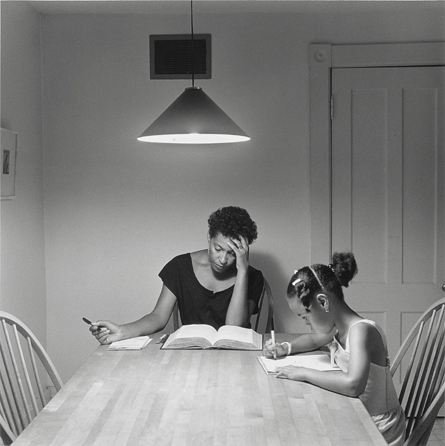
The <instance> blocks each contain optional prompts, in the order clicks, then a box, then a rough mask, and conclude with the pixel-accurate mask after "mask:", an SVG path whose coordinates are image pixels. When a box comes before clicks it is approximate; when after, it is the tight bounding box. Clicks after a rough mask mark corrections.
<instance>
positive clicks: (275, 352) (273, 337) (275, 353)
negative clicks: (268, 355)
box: [270, 330, 277, 359]
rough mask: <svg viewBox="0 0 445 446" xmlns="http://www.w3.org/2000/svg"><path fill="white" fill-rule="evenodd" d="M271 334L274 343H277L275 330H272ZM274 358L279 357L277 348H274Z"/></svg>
mask: <svg viewBox="0 0 445 446" xmlns="http://www.w3.org/2000/svg"><path fill="white" fill-rule="evenodd" d="M270 335H271V337H272V344H274V345H275V330H270ZM273 359H277V351H276V349H275V348H274V349H273Z"/></svg>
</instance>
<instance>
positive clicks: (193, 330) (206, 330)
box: [162, 324, 218, 349]
mask: <svg viewBox="0 0 445 446" xmlns="http://www.w3.org/2000/svg"><path fill="white" fill-rule="evenodd" d="M217 334H218V333H217V331H216V330H215V329H214V328H213V327H212V326H211V325H205V324H191V325H183V326H182V327H180V328H178V329H177V330H176V331H175V332H174V333H172V334H171V335H170V336H169V337H168V339H167V340H166V341H165V343H164V345H163V346H162V348H166V349H167V348H168V347H170V346H171V344H173V346H174V345H175V344H176V345H177V346H178V347H183V348H185V347H187V346H190V347H199V346H201V347H204V346H205V345H207V344H211V345H213V343H214V341H215V339H216V336H217ZM199 339H201V342H199V341H198V343H196V340H199ZM202 340H205V341H207V342H204V343H203V342H202ZM189 341H190V342H189Z"/></svg>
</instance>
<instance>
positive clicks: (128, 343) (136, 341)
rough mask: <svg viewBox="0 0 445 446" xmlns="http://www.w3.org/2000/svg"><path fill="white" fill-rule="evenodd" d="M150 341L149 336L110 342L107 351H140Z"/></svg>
mask: <svg viewBox="0 0 445 446" xmlns="http://www.w3.org/2000/svg"><path fill="white" fill-rule="evenodd" d="M150 341H151V338H150V336H138V337H136V338H130V339H123V340H122V341H116V342H112V343H111V344H110V345H109V346H108V350H141V349H143V348H144V347H145V346H146V345H147V344H148V343H149V342H150Z"/></svg>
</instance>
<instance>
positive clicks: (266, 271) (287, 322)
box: [250, 251, 297, 332]
mask: <svg viewBox="0 0 445 446" xmlns="http://www.w3.org/2000/svg"><path fill="white" fill-rule="evenodd" d="M250 264H251V265H252V266H253V267H255V268H257V269H259V270H261V272H262V273H263V275H264V277H265V278H266V279H267V281H268V282H269V285H270V287H271V290H272V294H273V297H274V322H275V331H277V332H286V331H287V332H289V328H287V329H286V327H289V326H292V325H293V324H295V320H296V319H297V316H296V315H294V314H293V313H292V312H290V310H289V306H288V304H287V301H286V289H287V284H288V281H289V279H290V276H289V277H287V276H286V275H285V274H284V273H283V268H282V265H281V264H280V262H279V260H278V258H277V257H276V256H274V255H272V254H270V253H267V252H258V251H254V252H252V254H251V257H250ZM291 272H292V271H291ZM291 332H295V331H293V330H291Z"/></svg>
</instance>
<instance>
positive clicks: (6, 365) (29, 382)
mask: <svg viewBox="0 0 445 446" xmlns="http://www.w3.org/2000/svg"><path fill="white" fill-rule="evenodd" d="M51 384H52V386H53V387H54V389H55V390H56V391H59V390H60V389H61V388H62V380H61V379H60V376H59V374H58V373H57V370H56V368H55V367H54V364H53V363H52V362H51V359H50V358H49V356H48V354H47V353H46V351H45V349H44V348H43V346H42V344H41V343H40V342H39V340H38V339H37V338H36V336H35V335H34V334H33V333H32V332H31V330H30V329H29V328H28V327H27V326H26V325H25V324H24V323H23V322H22V321H20V320H19V319H18V318H16V317H15V316H13V315H11V314H8V313H5V312H4V311H0V426H1V428H2V431H3V432H2V433H6V434H7V437H9V438H10V441H14V440H15V438H16V437H17V436H18V435H20V433H21V432H22V431H23V430H24V429H25V428H26V426H28V424H29V423H30V422H31V421H32V420H33V418H34V417H35V416H36V415H37V414H38V413H39V412H40V410H41V409H42V408H43V407H44V406H45V405H46V404H47V403H48V401H49V400H50V399H51V395H50V386H51Z"/></svg>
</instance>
